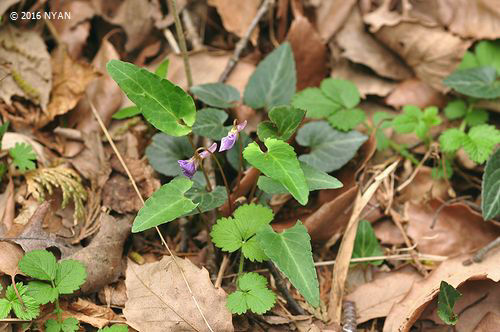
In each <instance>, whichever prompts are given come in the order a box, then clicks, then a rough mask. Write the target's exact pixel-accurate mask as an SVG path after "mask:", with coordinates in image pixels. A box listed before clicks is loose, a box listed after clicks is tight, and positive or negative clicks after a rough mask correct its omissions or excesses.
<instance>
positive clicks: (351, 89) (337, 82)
mask: <svg viewBox="0 0 500 332" xmlns="http://www.w3.org/2000/svg"><path fill="white" fill-rule="evenodd" d="M321 91H323V93H324V94H325V95H326V96H328V97H329V98H331V99H332V100H333V101H334V102H336V103H337V104H340V105H343V106H344V107H345V108H354V107H355V106H357V105H358V104H359V101H360V95H359V90H358V88H357V87H356V84H354V83H352V82H351V81H348V80H343V79H338V78H327V79H325V80H323V81H322V82H321Z"/></svg>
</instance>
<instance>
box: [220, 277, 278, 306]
mask: <svg viewBox="0 0 500 332" xmlns="http://www.w3.org/2000/svg"><path fill="white" fill-rule="evenodd" d="M275 302H276V296H275V295H274V293H273V292H272V291H271V290H270V289H268V288H267V280H266V278H264V277H263V276H261V275H260V274H258V273H255V272H249V273H245V274H242V275H241V276H240V277H239V278H238V290H236V291H235V292H234V293H231V294H229V296H228V297H227V307H228V309H229V310H230V311H231V312H232V313H233V314H238V315H241V314H243V313H245V312H247V311H248V310H250V311H252V312H253V313H256V314H258V315H262V314H263V313H265V312H266V311H268V310H270V309H271V308H272V307H273V305H274V303H275Z"/></svg>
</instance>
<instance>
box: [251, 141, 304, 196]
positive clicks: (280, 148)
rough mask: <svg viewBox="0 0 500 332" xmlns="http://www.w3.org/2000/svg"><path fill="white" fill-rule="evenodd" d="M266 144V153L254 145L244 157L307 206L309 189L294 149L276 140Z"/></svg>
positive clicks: (265, 142)
mask: <svg viewBox="0 0 500 332" xmlns="http://www.w3.org/2000/svg"><path fill="white" fill-rule="evenodd" d="M264 144H265V145H266V147H267V151H266V152H262V150H261V149H260V147H259V146H258V145H257V143H252V144H250V145H248V146H247V147H246V148H245V151H243V157H244V158H245V159H246V160H247V161H248V162H249V163H250V164H252V166H254V167H256V168H257V169H259V170H260V171H261V172H262V173H263V174H264V175H266V176H269V177H270V178H271V179H274V180H276V181H278V182H279V183H281V184H282V185H283V186H284V187H285V188H286V189H287V190H288V191H289V192H290V194H291V195H292V196H293V197H294V198H295V199H296V200H297V201H298V202H299V203H300V204H302V205H306V204H307V201H308V199H309V188H308V187H307V183H306V179H305V177H304V172H303V171H302V168H300V164H299V161H298V160H297V156H296V154H295V151H294V149H293V147H292V146H291V145H289V144H288V143H285V142H283V141H280V140H277V139H274V138H268V139H266V140H265V141H264Z"/></svg>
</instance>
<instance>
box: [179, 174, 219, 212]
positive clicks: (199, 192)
mask: <svg viewBox="0 0 500 332" xmlns="http://www.w3.org/2000/svg"><path fill="white" fill-rule="evenodd" d="M193 182H194V184H193V186H192V187H191V189H189V190H188V191H187V192H186V197H187V198H189V199H191V200H192V201H193V203H194V204H197V205H198V206H197V208H195V209H194V210H193V211H191V212H190V213H188V214H187V215H188V216H189V215H193V214H198V213H199V212H200V211H201V212H206V211H210V210H213V209H216V208H218V207H219V206H222V205H223V204H224V203H225V202H226V201H227V192H226V188H224V187H222V186H216V187H215V188H212V191H207V189H206V185H207V182H206V180H205V178H204V177H203V175H202V174H201V172H196V174H195V176H194V177H193Z"/></svg>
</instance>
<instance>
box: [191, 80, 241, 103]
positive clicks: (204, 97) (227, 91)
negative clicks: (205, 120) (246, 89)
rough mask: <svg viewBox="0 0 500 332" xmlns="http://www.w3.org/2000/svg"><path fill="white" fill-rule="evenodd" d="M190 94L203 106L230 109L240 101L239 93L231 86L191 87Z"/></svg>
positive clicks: (214, 84)
mask: <svg viewBox="0 0 500 332" xmlns="http://www.w3.org/2000/svg"><path fill="white" fill-rule="evenodd" d="M191 92H192V93H193V94H194V95H195V96H196V97H198V99H200V100H201V101H202V102H204V103H205V104H207V105H209V106H212V107H218V108H230V107H233V106H235V104H236V102H238V101H239V100H240V92H239V91H238V90H237V89H236V88H235V87H233V86H231V85H228V84H224V83H207V84H200V85H195V86H193V87H191Z"/></svg>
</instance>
